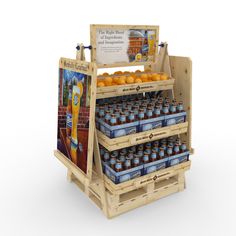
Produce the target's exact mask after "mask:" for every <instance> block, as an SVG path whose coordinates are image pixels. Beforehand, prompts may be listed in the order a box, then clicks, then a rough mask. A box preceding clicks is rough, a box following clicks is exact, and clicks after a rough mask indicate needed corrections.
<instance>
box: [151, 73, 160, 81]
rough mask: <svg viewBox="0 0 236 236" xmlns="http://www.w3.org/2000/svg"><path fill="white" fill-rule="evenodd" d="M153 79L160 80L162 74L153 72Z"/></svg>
mask: <svg viewBox="0 0 236 236" xmlns="http://www.w3.org/2000/svg"><path fill="white" fill-rule="evenodd" d="M152 80H153V81H159V80H161V75H160V74H156V73H155V74H153V75H152Z"/></svg>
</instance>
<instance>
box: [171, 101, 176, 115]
mask: <svg viewBox="0 0 236 236" xmlns="http://www.w3.org/2000/svg"><path fill="white" fill-rule="evenodd" d="M170 113H171V114H175V113H176V104H175V103H172V104H171V105H170Z"/></svg>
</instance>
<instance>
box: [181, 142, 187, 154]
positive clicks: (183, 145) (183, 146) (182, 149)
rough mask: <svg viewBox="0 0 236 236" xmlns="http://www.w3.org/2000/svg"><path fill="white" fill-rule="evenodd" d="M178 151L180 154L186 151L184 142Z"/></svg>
mask: <svg viewBox="0 0 236 236" xmlns="http://www.w3.org/2000/svg"><path fill="white" fill-rule="evenodd" d="M180 150H181V152H186V151H187V146H186V142H185V141H183V142H182V144H181V145H180Z"/></svg>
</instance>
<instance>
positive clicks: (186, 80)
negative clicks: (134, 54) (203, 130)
mask: <svg viewBox="0 0 236 236" xmlns="http://www.w3.org/2000/svg"><path fill="white" fill-rule="evenodd" d="M170 64H171V72H172V75H173V77H174V78H175V85H174V93H175V98H176V99H177V100H178V101H183V104H184V107H185V110H186V112H187V121H188V123H189V126H188V132H187V133H186V134H184V135H181V139H182V140H186V141H187V146H188V149H189V150H191V149H192V144H191V140H192V61H191V59H190V58H188V57H175V56H170Z"/></svg>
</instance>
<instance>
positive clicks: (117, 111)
mask: <svg viewBox="0 0 236 236" xmlns="http://www.w3.org/2000/svg"><path fill="white" fill-rule="evenodd" d="M115 115H116V118H117V119H119V117H120V110H119V109H118V108H116V109H115Z"/></svg>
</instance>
